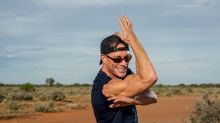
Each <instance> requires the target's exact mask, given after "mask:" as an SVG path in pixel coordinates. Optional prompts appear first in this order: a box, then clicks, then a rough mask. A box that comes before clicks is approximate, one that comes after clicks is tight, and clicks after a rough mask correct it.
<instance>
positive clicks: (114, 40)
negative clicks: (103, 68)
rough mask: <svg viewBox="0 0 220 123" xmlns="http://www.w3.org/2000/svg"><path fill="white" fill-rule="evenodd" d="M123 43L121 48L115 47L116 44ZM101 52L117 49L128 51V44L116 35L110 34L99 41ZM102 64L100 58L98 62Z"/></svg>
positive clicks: (106, 52) (110, 51) (107, 52)
mask: <svg viewBox="0 0 220 123" xmlns="http://www.w3.org/2000/svg"><path fill="white" fill-rule="evenodd" d="M121 43H122V44H124V45H125V47H122V48H117V46H118V44H121ZM100 48H101V49H100V50H101V54H104V55H106V54H109V53H112V52H117V51H129V46H128V44H127V43H125V42H124V41H122V40H121V39H120V38H119V37H118V36H117V35H114V34H113V35H110V36H108V37H106V38H105V39H104V40H102V42H101V46H100ZM99 64H102V60H100V63H99Z"/></svg>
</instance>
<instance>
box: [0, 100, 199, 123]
mask: <svg viewBox="0 0 220 123" xmlns="http://www.w3.org/2000/svg"><path fill="white" fill-rule="evenodd" d="M196 99H198V97H195V96H179V97H161V98H159V101H158V102H157V103H156V104H153V105H149V106H137V109H138V117H139V123H182V121H183V119H186V118H187V115H188V114H189V108H191V107H192V106H193V104H194V102H195V101H196ZM0 123H95V118H94V115H93V112H92V108H91V107H89V108H88V109H85V110H71V111H66V112H60V113H43V114H40V115H37V116H31V117H27V118H15V119H10V120H0Z"/></svg>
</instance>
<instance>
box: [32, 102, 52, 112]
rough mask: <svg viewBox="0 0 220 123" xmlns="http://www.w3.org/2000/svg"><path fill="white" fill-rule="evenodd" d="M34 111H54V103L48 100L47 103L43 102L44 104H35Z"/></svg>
mask: <svg viewBox="0 0 220 123" xmlns="http://www.w3.org/2000/svg"><path fill="white" fill-rule="evenodd" d="M35 111H36V112H54V111H55V110H54V103H53V102H49V103H46V104H45V103H44V104H37V105H36V106H35Z"/></svg>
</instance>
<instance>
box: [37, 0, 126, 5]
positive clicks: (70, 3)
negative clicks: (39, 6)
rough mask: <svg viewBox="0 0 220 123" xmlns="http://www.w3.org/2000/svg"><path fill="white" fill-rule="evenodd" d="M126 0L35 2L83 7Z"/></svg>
mask: <svg viewBox="0 0 220 123" xmlns="http://www.w3.org/2000/svg"><path fill="white" fill-rule="evenodd" d="M125 1H126V0H109V1H106V0H37V2H40V3H43V4H44V5H47V6H51V7H84V6H105V5H114V4H118V3H122V2H125Z"/></svg>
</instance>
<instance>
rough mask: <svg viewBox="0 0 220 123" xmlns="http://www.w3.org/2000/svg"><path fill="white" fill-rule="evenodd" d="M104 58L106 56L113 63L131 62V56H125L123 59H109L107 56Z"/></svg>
mask: <svg viewBox="0 0 220 123" xmlns="http://www.w3.org/2000/svg"><path fill="white" fill-rule="evenodd" d="M105 56H107V57H108V58H110V59H111V60H112V61H114V62H115V63H121V62H122V61H123V60H125V62H127V63H128V62H129V61H130V60H131V58H132V56H131V54H128V55H127V56H125V57H124V58H122V57H120V56H119V57H115V58H111V57H110V56H108V55H105Z"/></svg>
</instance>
